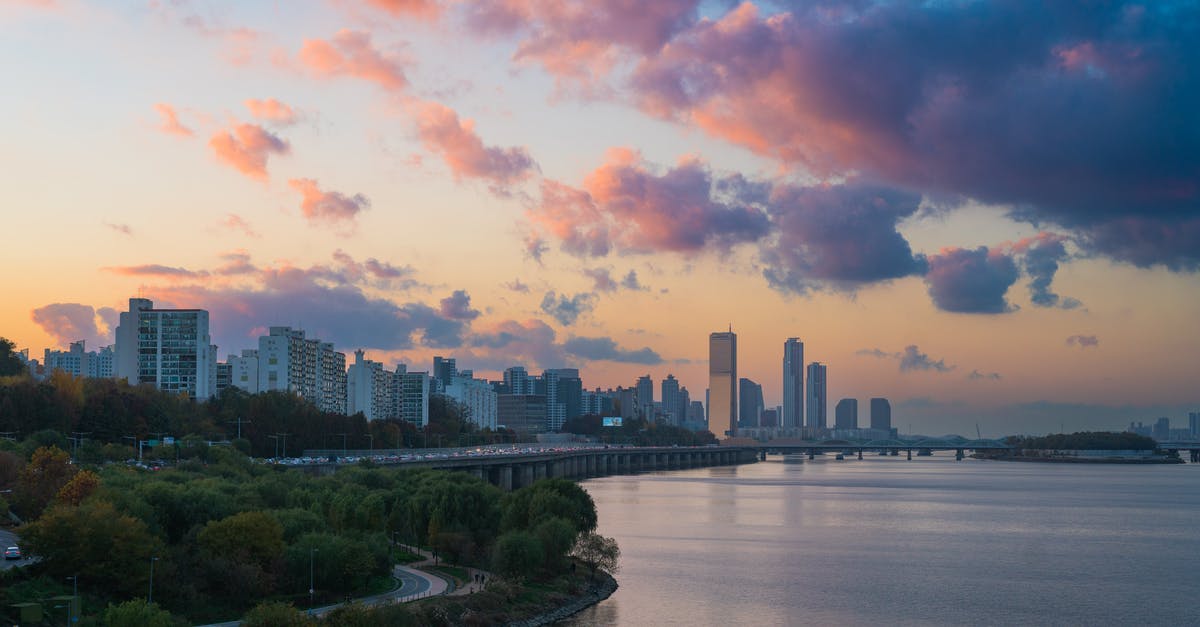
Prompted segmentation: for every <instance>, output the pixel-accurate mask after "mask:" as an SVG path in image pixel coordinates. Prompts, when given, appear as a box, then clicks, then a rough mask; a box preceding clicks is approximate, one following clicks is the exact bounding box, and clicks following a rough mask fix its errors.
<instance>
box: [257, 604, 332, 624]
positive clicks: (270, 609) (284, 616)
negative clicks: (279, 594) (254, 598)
mask: <svg viewBox="0 0 1200 627" xmlns="http://www.w3.org/2000/svg"><path fill="white" fill-rule="evenodd" d="M315 624H316V622H314V621H313V620H312V619H311V618H309V617H308V616H305V614H304V612H301V611H300V610H298V609H296V608H294V607H292V606H291V605H289V604H287V603H279V602H274V603H267V602H264V603H260V604H258V605H256V606H255V607H254V609H252V610H250V612H249V613H248V614H246V617H245V618H244V619H242V625H245V627H308V626H309V625H315Z"/></svg>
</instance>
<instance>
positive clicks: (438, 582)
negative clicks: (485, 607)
mask: <svg viewBox="0 0 1200 627" xmlns="http://www.w3.org/2000/svg"><path fill="white" fill-rule="evenodd" d="M409 550H410V551H411V550H412V549H409ZM416 553H417V554H418V555H421V556H422V557H424V558H425V559H423V560H421V561H419V562H412V563H410V564H407V565H400V564H397V565H396V566H393V567H392V576H393V577H395V578H396V579H397V580H398V581H399V582H400V586H399V587H398V588H396V589H395V590H392V591H389V592H384V593H383V594H376V595H373V596H369V597H361V598H358V599H354V600H353V602H354V603H362V604H364V605H383V604H386V603H408V602H409V601H416V600H417V599H427V598H429V597H433V596H438V595H442V594H445V595H448V596H459V595H464V594H471V593H473V592H475V591H476V590H482V589H483V585H484V583H485V582H486V581H487V580H489V579H491V577H492V574H491V573H489V572H487V571H485V570H480V569H478V568H468V567H463V570H465V571H467V575H468V577H469V578H470V580H471V582H470V583H469V584H468V585H467V586H464V587H460V588H459V587H455V585H454V583H453V582H452V581H448V580H447V579H446V578H445V577H443V576H442V575H435V574H433V573H428V572H425V571H423V570H419V569H418V568H416V567H418V566H433V565H434V564H435V562H436V559H435V558H434V556H433V554H432V553H430V552H429V551H424V550H420V549H418V550H417V551H416ZM343 605H345V604H344V603H334V604H333V605H326V606H323V607H315V608H312V609H311V610H309V611H308V614H311V615H313V616H323V615H325V614H328V613H329V612H332V611H333V610H336V609H337V608H339V607H342V606H343ZM241 624H242V621H240V620H232V621H228V622H224V623H211V624H209V625H204V626H203V627H237V626H238V625H241Z"/></svg>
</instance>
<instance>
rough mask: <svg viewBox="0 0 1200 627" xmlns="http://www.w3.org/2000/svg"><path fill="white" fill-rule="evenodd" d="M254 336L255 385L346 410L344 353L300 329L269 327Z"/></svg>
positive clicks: (331, 409)
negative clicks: (256, 377) (256, 355)
mask: <svg viewBox="0 0 1200 627" xmlns="http://www.w3.org/2000/svg"><path fill="white" fill-rule="evenodd" d="M268 332H269V334H268V335H264V336H261V337H259V338H258V387H259V391H261V392H270V391H273V390H280V391H285V392H292V393H295V394H298V395H300V396H301V397H302V398H304V399H306V400H308V401H309V402H311V403H312V404H314V405H316V406H317V407H318V408H319V409H320V410H321V411H326V412H331V413H338V414H344V413H346V355H345V354H344V353H340V352H338V351H335V350H333V344H331V343H329V342H322V341H320V340H317V339H305V337H304V331H302V330H300V329H293V328H291V327H270V329H269V331H268Z"/></svg>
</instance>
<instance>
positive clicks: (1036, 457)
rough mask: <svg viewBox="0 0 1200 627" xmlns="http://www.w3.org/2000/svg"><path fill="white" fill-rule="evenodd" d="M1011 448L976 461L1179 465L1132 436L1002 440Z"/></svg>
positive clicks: (1073, 435)
mask: <svg viewBox="0 0 1200 627" xmlns="http://www.w3.org/2000/svg"><path fill="white" fill-rule="evenodd" d="M1004 442H1005V444H1008V445H1009V446H1011V447H1012V448H1011V449H1009V450H1004V451H986V452H980V453H977V454H976V455H975V457H977V458H979V459H994V460H1000V461H1021V462H1059V463H1082V464H1182V463H1183V460H1182V459H1180V458H1179V455H1178V454H1177V453H1174V452H1167V451H1163V450H1161V449H1159V447H1158V442H1156V441H1154V440H1153V439H1152V438H1148V437H1146V436H1144V435H1138V434H1136V433H1118V432H1112V431H1080V432H1077V433H1071V434H1065V433H1056V434H1052V435H1045V436H1040V437H1034V436H1023V435H1013V436H1009V437H1007V438H1005V441H1004Z"/></svg>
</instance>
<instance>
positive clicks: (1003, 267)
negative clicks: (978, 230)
mask: <svg viewBox="0 0 1200 627" xmlns="http://www.w3.org/2000/svg"><path fill="white" fill-rule="evenodd" d="M1019 276H1020V271H1019V270H1018V269H1017V263H1016V261H1014V260H1013V258H1012V256H1011V255H1007V254H1004V253H1002V252H999V251H996V250H992V251H989V250H988V249H987V248H986V247H983V246H980V247H979V248H976V249H974V250H968V249H965V248H949V249H944V250H942V252H941V253H939V254H936V255H931V256H930V257H929V272H928V273H926V274H925V282H926V284H928V285H929V295H930V296H931V297H932V298H933V303H934V304H935V305H937V307H938V309H941V310H942V311H952V312H957V313H986V314H997V313H1008V312H1011V311H1014V310H1015V307H1014V306H1013V305H1011V304H1009V302H1008V300H1007V299H1006V298H1005V294H1007V293H1008V288H1009V287H1012V284H1013V283H1016V281H1017V277H1019Z"/></svg>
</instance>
